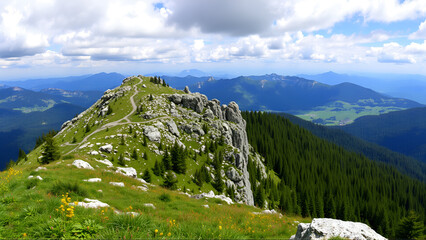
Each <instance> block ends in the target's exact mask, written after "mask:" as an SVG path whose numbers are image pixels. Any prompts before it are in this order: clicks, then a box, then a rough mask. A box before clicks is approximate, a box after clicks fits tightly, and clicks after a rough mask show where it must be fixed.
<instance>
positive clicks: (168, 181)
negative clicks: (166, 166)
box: [162, 171, 178, 190]
mask: <svg viewBox="0 0 426 240" xmlns="http://www.w3.org/2000/svg"><path fill="white" fill-rule="evenodd" d="M177 182H178V180H177V178H176V175H175V174H174V173H173V172H171V171H168V172H167V173H166V177H165V178H164V182H163V184H162V186H163V187H165V188H168V189H171V190H175V189H176V188H177V185H176V184H177Z"/></svg>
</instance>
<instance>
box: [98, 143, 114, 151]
mask: <svg viewBox="0 0 426 240" xmlns="http://www.w3.org/2000/svg"><path fill="white" fill-rule="evenodd" d="M112 148H113V147H112V145H111V144H107V145H104V146H101V147H99V151H101V152H106V153H111V152H112Z"/></svg>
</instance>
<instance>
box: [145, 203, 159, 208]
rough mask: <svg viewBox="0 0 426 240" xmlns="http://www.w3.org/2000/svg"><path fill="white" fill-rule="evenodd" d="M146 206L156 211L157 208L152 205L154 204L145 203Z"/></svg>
mask: <svg viewBox="0 0 426 240" xmlns="http://www.w3.org/2000/svg"><path fill="white" fill-rule="evenodd" d="M144 206H145V207H149V208H152V209H156V207H155V206H154V204H152V203H145V204H144Z"/></svg>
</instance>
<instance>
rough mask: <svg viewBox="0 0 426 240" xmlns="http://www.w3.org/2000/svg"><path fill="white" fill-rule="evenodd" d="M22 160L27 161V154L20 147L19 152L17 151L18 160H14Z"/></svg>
mask: <svg viewBox="0 0 426 240" xmlns="http://www.w3.org/2000/svg"><path fill="white" fill-rule="evenodd" d="M22 160H25V161H27V160H28V158H27V154H26V153H25V151H24V150H22V149H21V148H20V149H19V152H18V161H16V162H17V163H18V162H20V161H22Z"/></svg>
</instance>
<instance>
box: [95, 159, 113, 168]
mask: <svg viewBox="0 0 426 240" xmlns="http://www.w3.org/2000/svg"><path fill="white" fill-rule="evenodd" d="M96 161H97V162H100V163H103V164H105V165H107V166H108V167H113V166H114V165H113V164H112V162H111V161H110V160H108V159H105V160H96Z"/></svg>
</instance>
